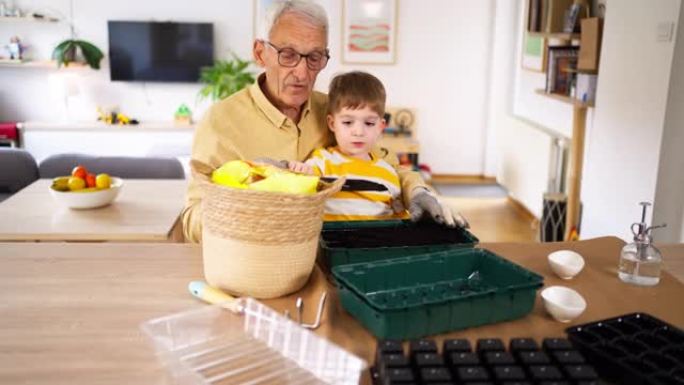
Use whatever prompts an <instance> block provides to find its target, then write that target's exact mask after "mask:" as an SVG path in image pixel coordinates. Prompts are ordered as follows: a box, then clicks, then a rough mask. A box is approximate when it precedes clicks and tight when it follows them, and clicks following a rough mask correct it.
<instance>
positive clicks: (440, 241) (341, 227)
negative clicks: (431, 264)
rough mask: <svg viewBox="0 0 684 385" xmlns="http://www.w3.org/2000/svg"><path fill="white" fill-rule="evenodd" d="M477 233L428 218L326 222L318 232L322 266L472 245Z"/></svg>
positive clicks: (475, 240) (469, 246)
mask: <svg viewBox="0 0 684 385" xmlns="http://www.w3.org/2000/svg"><path fill="white" fill-rule="evenodd" d="M477 242H478V239H477V237H475V236H474V235H473V234H471V233H470V232H468V230H466V229H462V228H449V227H446V226H442V225H438V224H436V223H434V222H432V221H420V222H417V223H414V222H411V221H352V222H326V223H325V224H324V225H323V232H322V233H321V240H320V246H321V248H320V249H321V254H320V257H321V259H322V262H323V266H327V267H328V268H333V267H335V266H340V265H347V264H351V263H360V262H372V261H380V260H384V259H390V258H398V257H406V256H411V255H418V254H425V253H432V252H437V251H445V250H450V249H454V248H472V247H473V246H474V245H476V244H477Z"/></svg>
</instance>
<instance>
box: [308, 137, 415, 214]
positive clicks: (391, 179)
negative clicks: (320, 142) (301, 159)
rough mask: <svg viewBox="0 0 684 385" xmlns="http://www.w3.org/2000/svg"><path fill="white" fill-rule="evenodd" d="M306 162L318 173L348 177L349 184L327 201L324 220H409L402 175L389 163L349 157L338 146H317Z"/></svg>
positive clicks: (326, 175) (380, 160) (332, 176)
mask: <svg viewBox="0 0 684 385" xmlns="http://www.w3.org/2000/svg"><path fill="white" fill-rule="evenodd" d="M306 163H307V164H308V165H310V166H312V167H313V169H314V172H316V174H317V175H319V176H323V177H329V178H339V177H341V176H345V177H346V178H347V183H346V184H345V185H348V186H349V187H348V188H347V187H345V188H344V189H343V190H342V191H340V192H338V193H337V194H335V195H333V196H332V197H331V198H329V199H328V200H327V201H326V203H325V215H324V217H323V219H324V220H325V221H354V220H374V219H406V218H408V217H409V215H408V212H407V211H406V209H405V208H404V205H403V203H402V202H401V197H402V195H401V184H400V183H399V176H398V175H397V172H396V171H395V170H394V167H392V166H391V165H390V164H389V163H387V162H386V161H385V160H383V159H378V158H375V157H373V155H372V154H371V160H362V159H358V158H353V157H348V156H346V155H344V154H342V153H340V152H339V151H338V150H337V149H336V148H335V147H328V148H326V149H318V150H315V151H314V152H313V154H312V155H311V157H310V158H309V159H308V160H307V161H306Z"/></svg>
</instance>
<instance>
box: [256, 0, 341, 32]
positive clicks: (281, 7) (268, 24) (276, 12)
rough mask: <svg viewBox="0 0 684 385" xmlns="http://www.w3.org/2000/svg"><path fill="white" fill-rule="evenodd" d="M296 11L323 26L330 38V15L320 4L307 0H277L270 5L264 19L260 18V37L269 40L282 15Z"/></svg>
mask: <svg viewBox="0 0 684 385" xmlns="http://www.w3.org/2000/svg"><path fill="white" fill-rule="evenodd" d="M286 13H295V14H297V15H299V16H302V17H304V18H306V19H308V21H309V22H311V24H313V25H315V26H317V27H321V28H323V30H324V31H325V39H326V40H328V15H327V14H326V12H325V9H323V7H321V6H320V5H319V4H317V3H314V2H312V1H307V0H276V1H274V2H273V3H271V5H270V6H269V7H268V9H267V10H266V12H265V15H264V16H263V18H262V20H258V23H259V26H258V27H259V28H258V34H257V38H258V39H263V40H268V39H269V37H270V34H271V31H272V30H273V26H275V25H276V23H277V22H278V20H279V19H280V17H281V16H283V15H284V14H286Z"/></svg>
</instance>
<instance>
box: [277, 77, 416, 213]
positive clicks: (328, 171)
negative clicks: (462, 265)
mask: <svg viewBox="0 0 684 385" xmlns="http://www.w3.org/2000/svg"><path fill="white" fill-rule="evenodd" d="M385 98H386V97H385V88H384V87H383V85H382V83H381V82H380V80H378V78H376V77H375V76H373V75H371V74H368V73H364V72H348V73H345V74H342V75H338V76H336V77H335V78H333V79H332V81H331V82H330V89H329V92H328V117H327V122H328V128H329V129H330V130H331V131H332V132H333V133H334V134H335V139H336V142H337V145H336V146H333V147H328V148H324V149H318V150H315V151H314V152H313V154H312V155H311V157H310V158H309V159H308V160H307V161H306V162H305V163H302V162H294V161H291V162H289V164H288V166H289V168H290V169H291V170H293V171H297V172H303V173H310V174H315V175H319V176H322V177H331V178H337V177H340V176H343V175H344V176H346V178H347V182H346V183H345V187H344V188H343V189H342V191H340V192H339V193H337V194H336V195H334V196H333V197H332V198H330V199H328V200H327V201H326V206H325V216H324V220H326V221H341V220H344V221H349V220H368V219H404V218H409V215H408V212H407V211H406V209H405V207H404V204H403V203H402V198H401V184H400V183H399V176H398V175H397V172H396V171H395V170H394V167H392V166H391V165H390V164H389V163H387V162H386V161H385V160H383V159H382V158H379V157H376V156H375V155H374V154H373V153H372V152H371V149H372V148H373V147H374V145H375V144H376V143H377V141H378V140H379V139H380V135H381V134H382V130H383V129H384V128H385V124H386V122H385V120H384V118H383V116H384V114H385Z"/></svg>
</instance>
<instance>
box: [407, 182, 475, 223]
mask: <svg viewBox="0 0 684 385" xmlns="http://www.w3.org/2000/svg"><path fill="white" fill-rule="evenodd" d="M409 213H410V214H411V220H412V221H414V222H416V221H418V220H419V219H421V218H422V217H423V216H425V215H426V214H427V215H430V217H432V220H434V221H435V222H437V223H440V224H443V225H446V226H448V227H456V226H458V227H463V228H466V229H467V228H470V224H468V221H466V219H465V218H464V217H463V216H462V215H461V214H460V213H456V214H454V213H453V212H452V211H451V208H449V206H448V205H447V204H446V203H445V202H443V201H440V200H439V198H437V197H436V196H435V195H434V194H433V193H431V192H430V191H429V190H427V189H422V188H421V191H418V192H417V193H415V194H414V195H413V197H411V204H410V206H409Z"/></svg>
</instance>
